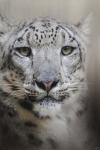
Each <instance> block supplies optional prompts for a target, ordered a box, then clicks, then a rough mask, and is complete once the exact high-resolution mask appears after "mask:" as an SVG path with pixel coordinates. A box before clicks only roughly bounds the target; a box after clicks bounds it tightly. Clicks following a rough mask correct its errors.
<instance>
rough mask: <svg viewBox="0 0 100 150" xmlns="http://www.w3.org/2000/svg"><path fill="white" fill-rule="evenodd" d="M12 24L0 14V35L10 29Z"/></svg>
mask: <svg viewBox="0 0 100 150" xmlns="http://www.w3.org/2000/svg"><path fill="white" fill-rule="evenodd" d="M11 26H12V25H10V24H9V23H8V20H7V18H6V17H3V16H2V15H0V36H2V35H3V34H4V33H7V32H9V31H10V30H11V28H12V27H11Z"/></svg>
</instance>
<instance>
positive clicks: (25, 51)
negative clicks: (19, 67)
mask: <svg viewBox="0 0 100 150" xmlns="http://www.w3.org/2000/svg"><path fill="white" fill-rule="evenodd" d="M15 50H16V51H17V52H18V53H19V54H21V55H22V56H25V57H29V56H30V55H31V48H29V47H17V48H15Z"/></svg>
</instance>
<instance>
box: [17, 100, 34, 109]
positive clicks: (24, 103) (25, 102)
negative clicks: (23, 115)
mask: <svg viewBox="0 0 100 150" xmlns="http://www.w3.org/2000/svg"><path fill="white" fill-rule="evenodd" d="M19 104H20V106H21V107H23V108H24V109H27V110H29V111H32V108H33V105H32V102H30V101H28V100H27V99H25V100H19Z"/></svg>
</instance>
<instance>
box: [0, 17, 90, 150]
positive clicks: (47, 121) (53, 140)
mask: <svg viewBox="0 0 100 150" xmlns="http://www.w3.org/2000/svg"><path fill="white" fill-rule="evenodd" d="M88 23H89V22H88V20H86V21H84V23H83V24H82V23H80V24H78V25H77V26H74V25H67V24H64V23H60V22H57V21H55V20H54V19H48V18H38V19H35V20H33V21H30V22H27V23H24V24H21V25H17V26H11V25H9V24H7V23H5V21H4V19H2V18H1V25H0V28H1V34H0V94H1V95H0V97H1V98H0V101H1V106H2V107H3V110H4V109H5V110H6V111H3V113H4V114H6V116H7V119H5V120H10V122H11V123H10V126H9V128H11V129H10V131H11V133H12V132H13V133H15V135H17V136H18V138H19V139H20V140H21V141H23V142H22V143H26V145H27V146H25V147H24V148H25V149H46V150H48V149H59V150H61V149H68V150H78V149H79V150H81V149H84V148H85V149H86V147H84V146H86V145H85V144H86V141H87V139H88V132H87V127H86V125H87V124H86V119H87V118H86V112H87V111H86V109H87V104H86V102H87V99H86V92H87V81H86V59H87V58H86V56H87V41H88V34H89V30H88V28H89V27H88ZM3 28H4V29H3ZM8 110H10V111H11V112H12V113H11V112H10V113H9V111H8ZM4 122H5V124H7V121H4ZM9 134H10V133H9ZM24 141H26V142H24ZM9 143H10V142H9ZM9 145H10V144H9ZM19 145H20V144H19ZM24 145H25V144H22V146H24ZM10 146H11V145H10ZM17 146H18V145H17ZM12 147H13V146H11V147H10V150H11V148H12Z"/></svg>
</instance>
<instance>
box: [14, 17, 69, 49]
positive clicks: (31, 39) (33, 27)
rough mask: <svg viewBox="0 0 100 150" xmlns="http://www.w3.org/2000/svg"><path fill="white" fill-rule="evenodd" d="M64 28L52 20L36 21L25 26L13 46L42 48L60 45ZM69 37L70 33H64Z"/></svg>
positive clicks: (63, 36)
mask: <svg viewBox="0 0 100 150" xmlns="http://www.w3.org/2000/svg"><path fill="white" fill-rule="evenodd" d="M64 32H66V31H65V30H64V28H63V27H62V26H61V25H60V24H59V23H58V22H56V21H55V20H52V19H36V20H34V21H32V22H30V23H28V24H27V25H25V27H24V28H23V29H22V30H21V31H20V32H19V33H18V37H17V40H16V42H15V45H17V46H18V44H19V43H22V44H23V41H24V43H25V41H26V42H27V43H26V44H28V45H34V46H43V45H55V46H57V44H60V43H61V42H62V41H63V38H65V35H64ZM66 34H67V35H66V36H69V34H70V33H68V32H67V33H66Z"/></svg>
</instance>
